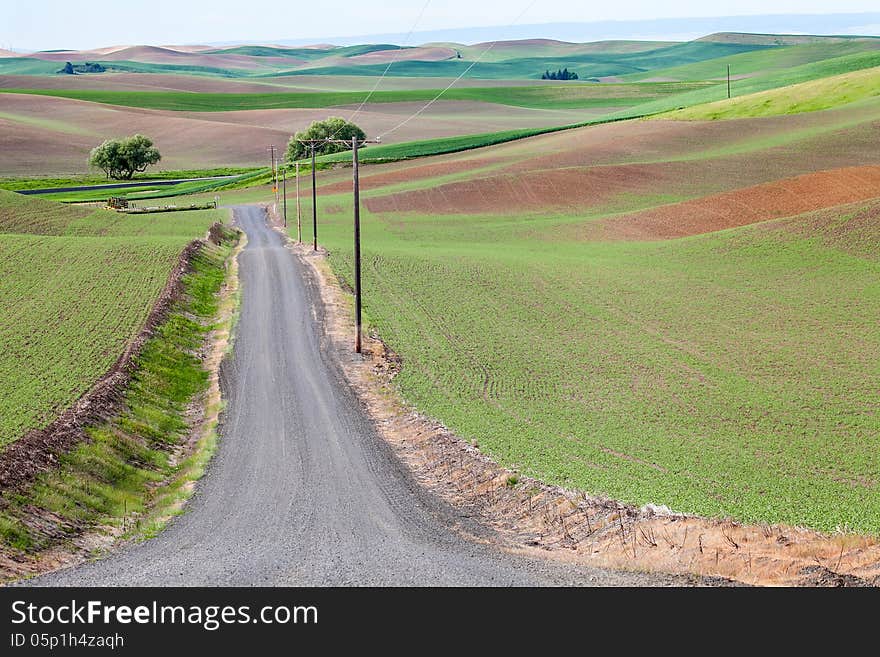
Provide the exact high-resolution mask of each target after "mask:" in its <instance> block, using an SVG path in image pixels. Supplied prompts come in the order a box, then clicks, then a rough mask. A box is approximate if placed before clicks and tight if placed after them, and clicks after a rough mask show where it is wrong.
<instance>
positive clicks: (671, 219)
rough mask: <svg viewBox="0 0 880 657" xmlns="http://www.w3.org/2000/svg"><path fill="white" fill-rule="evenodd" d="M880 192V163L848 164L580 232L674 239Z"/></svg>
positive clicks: (605, 237) (584, 226)
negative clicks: (874, 164)
mask: <svg viewBox="0 0 880 657" xmlns="http://www.w3.org/2000/svg"><path fill="white" fill-rule="evenodd" d="M877 197H880V167H878V166H862V167H848V168H845V169H834V170H831V171H820V172H818V173H810V174H806V175H803V176H797V177H794V178H787V179H784V180H779V181H774V182H771V183H765V184H763V185H757V186H755V187H746V188H744V189H738V190H736V191H733V192H726V193H724V194H714V195H711V196H706V197H703V198H700V199H695V200H693V201H685V202H684V203H675V204H672V205H666V206H662V207H659V208H654V209H651V210H646V211H644V212H638V213H634V214H630V215H624V216H618V217H614V218H611V219H606V220H604V221H601V222H593V223H586V224H580V225H579V226H578V227H577V228H578V231H577V232H578V233H579V237H581V238H582V239H583V238H586V239H603V240H608V239H627V240H657V239H673V238H676V237H687V236H689V235H699V234H702V233H710V232H714V231H718V230H725V229H727V228H736V227H739V226H745V225H748V224H755V223H759V222H762V221H768V220H770V219H780V218H784V217H793V216H795V215H801V214H805V213H807V212H813V211H816V210H821V209H826V208H831V207H835V206H840V205H846V204H850V203H856V202H858V201H866V200H869V199H873V198H877Z"/></svg>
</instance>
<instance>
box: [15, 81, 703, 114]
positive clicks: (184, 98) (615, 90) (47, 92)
mask: <svg viewBox="0 0 880 657" xmlns="http://www.w3.org/2000/svg"><path fill="white" fill-rule="evenodd" d="M704 86H705V84H704V83H699V82H697V83H692V84H686V83H672V84H669V83H641V84H626V85H596V84H563V85H559V86H555V85H554V86H541V87H523V86H519V87H485V88H461V89H454V88H453V89H450V90H449V91H447V92H446V93H444V94H443V98H444V99H445V100H464V101H476V102H484V103H495V104H498V105H510V106H513V107H528V108H532V109H589V108H593V107H600V108H601V107H621V106H631V105H635V104H638V103H642V102H647V101H651V100H655V99H658V98H662V97H664V96H667V95H670V94H678V93H682V92H686V91H692V90H694V89H699V88H702V87H704ZM440 91H441V90H440V89H416V90H403V91H377V92H375V93H374V94H373V95H372V97H371V99H370V102H371V103H408V102H427V101H429V100H431V99H432V98H434V97H435V96H437V95H438V94H439V93H440ZM0 92H2V93H18V94H28V95H38V96H54V97H57V98H72V99H74V100H85V101H89V102H93V103H104V104H107V105H120V106H123V107H141V108H145V109H158V110H171V111H178V112H233V111H240V110H260V109H263V110H265V109H290V108H316V107H333V106H337V105H357V104H360V102H361V101H362V100H363V99H364V96H365V94H364V93H363V92H357V91H356V92H322V91H311V92H288V93H285V92H273V93H193V92H185V91H100V90H90V89H87V90H82V89H0Z"/></svg>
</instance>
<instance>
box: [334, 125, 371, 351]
mask: <svg viewBox="0 0 880 657" xmlns="http://www.w3.org/2000/svg"><path fill="white" fill-rule="evenodd" d="M327 141H329V142H331V143H336V144H346V145H348V144H351V163H352V169H353V173H352V182H353V184H354V313H355V338H354V350H355V351H356V352H357V353H361V182H360V167H359V162H358V147H359V146H362V145H363V144H378V143H379V140H378V139H374V140H368V139H358V138H357V137H352V139H351V142H349V141H348V140H347V139H333V140H329V139H328V140H327Z"/></svg>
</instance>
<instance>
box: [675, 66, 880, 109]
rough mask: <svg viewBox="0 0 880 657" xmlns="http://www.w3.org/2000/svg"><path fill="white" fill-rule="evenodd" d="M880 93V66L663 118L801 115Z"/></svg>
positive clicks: (697, 107) (741, 97) (698, 107)
mask: <svg viewBox="0 0 880 657" xmlns="http://www.w3.org/2000/svg"><path fill="white" fill-rule="evenodd" d="M877 96H880V67H877V68H869V69H866V70H863V71H855V72H852V73H844V74H842V75H834V76H831V77H827V78H822V79H819V80H812V81H810V82H803V83H801V84H796V85H792V86H788V87H781V88H779V89H771V90H768V91H762V92H758V93H754V94H749V95H746V96H738V97H737V98H732V99H731V100H722V101H718V102H714V103H708V104H706V105H697V106H694V107H689V108H686V109H683V110H678V111H675V112H670V113H669V114H664V115H662V116H661V117H659V118H667V119H680V120H710V121H714V120H717V119H741V118H748V117H758V116H776V115H779V114H798V113H800V112H815V111H818V110H826V109H830V108H832V107H838V106H840V105H846V104H847V103H854V102H858V101H862V100H866V99H870V98H876V97H877Z"/></svg>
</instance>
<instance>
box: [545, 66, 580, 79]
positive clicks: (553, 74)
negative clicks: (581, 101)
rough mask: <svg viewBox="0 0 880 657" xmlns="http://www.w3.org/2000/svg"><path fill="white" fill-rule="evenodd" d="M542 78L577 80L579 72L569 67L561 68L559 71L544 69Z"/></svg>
mask: <svg viewBox="0 0 880 657" xmlns="http://www.w3.org/2000/svg"><path fill="white" fill-rule="evenodd" d="M541 79H542V80H577V79H578V74H577V73H575V72H574V71H569V70H568V68H567V67H566V68H561V69H559V70H558V71H550V70H547V71H544V73H543V74H542V75H541Z"/></svg>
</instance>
